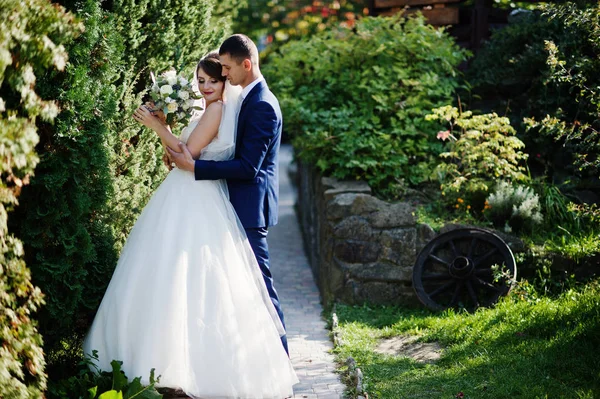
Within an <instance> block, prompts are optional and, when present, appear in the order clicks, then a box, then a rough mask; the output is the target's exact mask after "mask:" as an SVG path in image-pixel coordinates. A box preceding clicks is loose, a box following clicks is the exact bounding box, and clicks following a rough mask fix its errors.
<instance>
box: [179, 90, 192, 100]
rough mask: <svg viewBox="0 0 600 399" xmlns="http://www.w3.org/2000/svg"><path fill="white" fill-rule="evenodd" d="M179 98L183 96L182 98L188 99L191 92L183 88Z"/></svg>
mask: <svg viewBox="0 0 600 399" xmlns="http://www.w3.org/2000/svg"><path fill="white" fill-rule="evenodd" d="M179 98H181V99H182V100H187V99H188V98H190V93H188V92H187V91H185V90H181V91H180V92H179Z"/></svg>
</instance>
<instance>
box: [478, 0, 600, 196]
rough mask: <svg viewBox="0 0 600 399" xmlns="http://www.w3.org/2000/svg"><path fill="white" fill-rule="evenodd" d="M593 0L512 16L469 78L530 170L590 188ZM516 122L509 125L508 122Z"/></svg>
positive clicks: (596, 81)
mask: <svg viewBox="0 0 600 399" xmlns="http://www.w3.org/2000/svg"><path fill="white" fill-rule="evenodd" d="M599 30H600V4H599V3H598V2H597V1H590V0H581V1H568V2H549V3H546V4H544V5H542V6H541V7H540V8H539V10H537V11H535V12H532V13H529V14H525V15H523V16H521V17H519V18H518V19H517V20H515V21H514V23H512V24H510V25H509V26H508V27H507V28H506V29H502V30H499V31H497V32H495V33H494V34H493V35H492V38H491V40H490V41H489V42H488V43H487V44H486V45H485V46H484V48H483V49H482V51H481V52H480V53H479V54H478V55H477V57H475V58H474V60H473V62H472V65H471V67H470V68H469V70H470V73H469V75H468V78H469V81H470V82H471V84H472V85H473V91H474V93H475V94H476V95H479V96H481V97H482V100H483V101H482V102H481V105H482V106H484V107H490V104H492V105H491V108H492V109H493V110H496V111H497V112H502V113H504V112H507V111H508V116H509V117H510V118H511V119H512V120H513V122H518V123H520V122H521V121H523V118H527V119H526V120H525V124H523V125H519V126H518V129H519V132H520V135H521V137H522V139H523V141H524V142H525V143H526V144H527V148H528V152H529V153H530V154H536V156H532V157H531V159H530V164H531V167H532V171H533V172H534V173H536V174H543V175H546V176H547V177H548V178H549V180H550V181H554V182H559V183H561V182H563V181H565V180H570V181H571V182H572V184H576V185H579V186H582V187H586V188H590V187H592V188H595V189H596V191H598V190H599V189H600V188H599V187H598V186H599V184H598V174H599V171H600V144H599V143H600V136H599V132H600V119H599V118H598V113H599V111H600V90H599V89H598V87H600V74H598V70H600V36H599V35H598V31H599ZM515 126H517V125H515Z"/></svg>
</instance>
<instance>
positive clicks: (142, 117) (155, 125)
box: [133, 101, 223, 159]
mask: <svg viewBox="0 0 600 399" xmlns="http://www.w3.org/2000/svg"><path fill="white" fill-rule="evenodd" d="M222 110H223V104H222V103H220V102H217V101H215V102H214V103H212V104H210V105H209V106H208V107H206V110H205V111H204V114H202V116H201V117H200V120H199V121H198V124H197V125H196V127H195V128H194V130H193V131H192V133H191V134H190V137H189V138H188V141H187V144H186V145H187V148H188V150H189V151H190V153H191V154H192V157H194V159H197V158H198V157H199V156H200V152H201V151H202V149H203V148H204V147H206V146H207V145H208V144H209V143H210V142H211V141H212V139H213V138H214V137H215V136H216V135H217V133H218V131H219V124H220V123H221V112H222ZM133 117H134V118H135V119H136V120H137V121H138V122H140V123H141V124H143V125H144V126H146V127H148V128H150V129H152V130H154V131H155V132H156V133H157V134H158V136H159V137H160V139H161V141H162V143H163V145H165V146H167V147H169V148H171V149H172V150H173V151H175V152H181V148H180V147H179V138H177V137H176V136H175V135H173V133H172V132H171V129H170V127H169V126H168V125H166V124H164V123H163V122H161V121H160V120H159V119H158V118H156V117H155V116H153V115H152V114H151V113H150V111H148V109H146V108H145V107H143V106H141V107H139V108H138V109H137V110H136V111H135V113H134V115H133Z"/></svg>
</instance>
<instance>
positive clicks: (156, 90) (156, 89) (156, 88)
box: [152, 83, 160, 93]
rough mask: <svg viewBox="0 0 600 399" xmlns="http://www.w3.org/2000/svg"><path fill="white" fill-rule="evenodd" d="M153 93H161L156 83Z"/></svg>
mask: <svg viewBox="0 0 600 399" xmlns="http://www.w3.org/2000/svg"><path fill="white" fill-rule="evenodd" d="M152 91H153V92H155V93H158V92H159V91H160V86H159V85H157V84H156V83H155V84H153V85H152Z"/></svg>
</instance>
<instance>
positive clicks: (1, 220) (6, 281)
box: [0, 0, 81, 398]
mask: <svg viewBox="0 0 600 399" xmlns="http://www.w3.org/2000/svg"><path fill="white" fill-rule="evenodd" d="M79 29H81V27H80V26H78V25H77V24H76V23H75V22H74V21H73V16H72V15H71V14H69V13H67V12H65V10H64V9H63V8H61V7H56V6H54V5H52V4H50V3H49V2H46V1H39V0H0V176H1V177H2V179H1V181H0V397H2V398H42V397H43V396H44V395H43V392H44V390H45V388H46V379H47V378H46V375H45V370H44V369H45V359H44V353H43V350H42V337H41V335H40V334H39V333H38V331H37V328H36V323H35V321H34V320H33V319H32V314H33V312H35V311H36V310H38V308H39V307H40V306H41V305H42V304H43V296H42V293H41V291H40V289H39V288H37V287H35V286H34V285H33V284H32V282H31V274H30V271H29V269H28V268H27V265H26V264H25V262H24V260H23V244H22V243H21V241H20V240H19V239H18V238H16V237H15V235H13V233H14V229H9V228H8V226H7V222H8V219H9V218H8V213H9V212H10V211H11V210H13V209H14V208H15V207H16V206H17V205H19V199H18V197H19V194H20V192H21V190H22V188H23V187H24V186H25V185H27V184H28V183H29V179H30V176H31V175H32V174H33V172H34V169H35V166H36V164H37V163H38V156H37V154H36V152H35V145H36V144H37V142H38V140H39V137H38V132H37V128H36V121H37V120H38V118H39V119H43V120H45V121H51V120H52V119H53V118H54V117H55V116H56V113H57V112H58V107H57V106H56V104H55V103H54V102H52V101H47V100H44V99H43V98H42V97H40V95H39V93H38V91H37V89H38V87H37V86H36V77H37V76H40V75H43V74H44V73H46V71H47V70H48V69H54V68H57V69H63V68H64V66H65V63H66V61H67V54H66V52H65V49H64V47H63V46H62V44H61V43H62V42H64V41H66V40H68V39H69V38H70V37H72V36H73V35H74V34H75V33H76V32H77V31H78V30H79ZM11 219H12V215H11Z"/></svg>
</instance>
